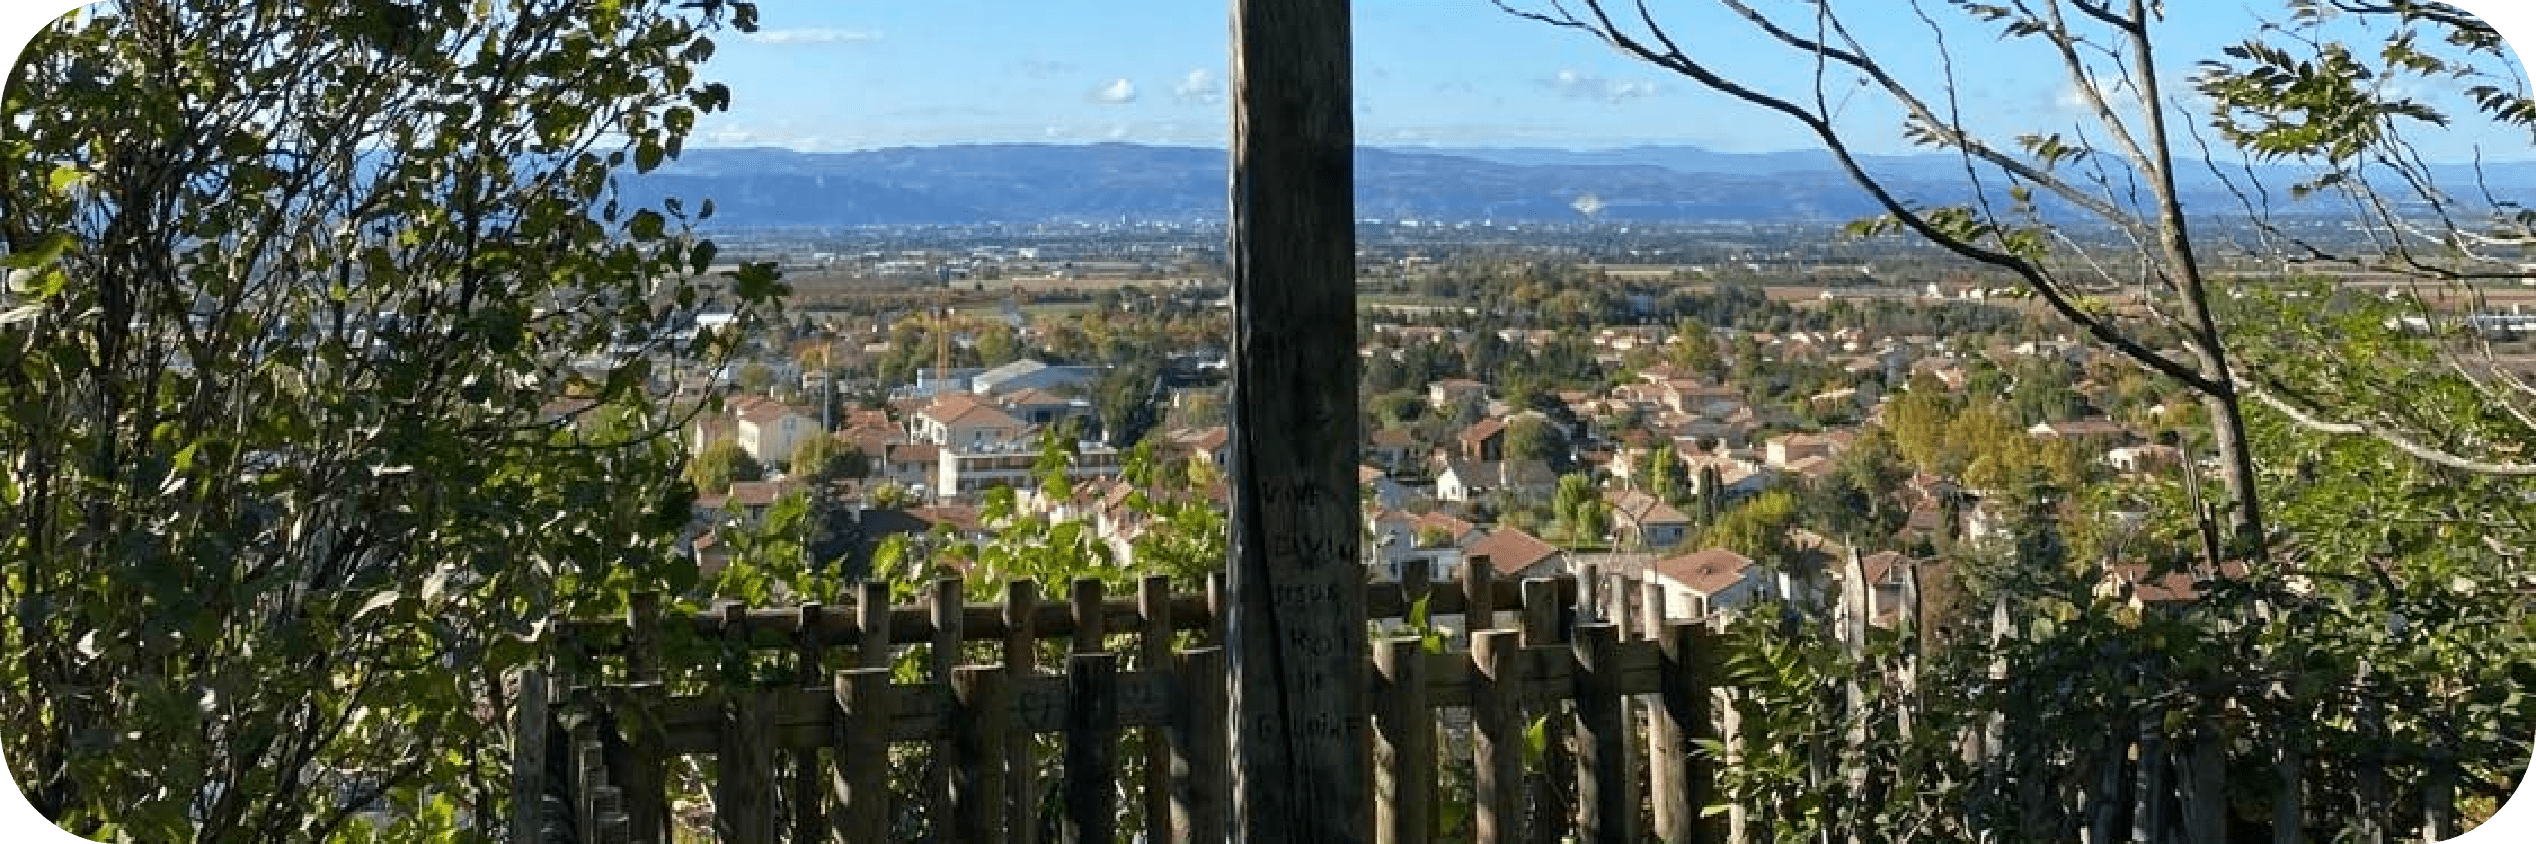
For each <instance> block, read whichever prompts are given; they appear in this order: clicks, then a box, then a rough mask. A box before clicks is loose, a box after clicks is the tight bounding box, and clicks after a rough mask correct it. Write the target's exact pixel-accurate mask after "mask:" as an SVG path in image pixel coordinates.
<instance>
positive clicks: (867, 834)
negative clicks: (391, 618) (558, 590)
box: [512, 558, 1726, 844]
mask: <svg viewBox="0 0 2536 844" xmlns="http://www.w3.org/2000/svg"><path fill="white" fill-rule="evenodd" d="M1408 575H1409V576H1408V578H1407V579H1406V580H1405V581H1404V582H1400V583H1379V584H1368V585H1367V586H1366V590H1367V591H1366V596H1365V597H1366V606H1367V615H1368V616H1369V618H1370V619H1372V620H1375V621H1377V622H1378V623H1379V622H1382V621H1385V620H1388V621H1391V622H1395V623H1399V622H1405V620H1407V619H1410V618H1411V617H1413V615H1414V614H1415V613H1416V612H1418V611H1419V610H1418V608H1423V611H1424V612H1426V613H1430V614H1432V615H1433V616H1436V617H1450V616H1460V617H1462V618H1464V619H1465V623H1464V625H1463V626H1464V627H1466V628H1467V630H1468V632H1467V633H1466V634H1463V635H1457V636H1456V637H1454V640H1453V641H1452V643H1451V644H1450V645H1449V646H1447V647H1445V648H1442V649H1440V650H1439V649H1435V648H1432V647H1431V646H1430V644H1429V642H1428V641H1426V640H1425V639H1424V638H1423V637H1420V636H1417V635H1407V636H1399V637H1378V638H1376V639H1375V640H1374V641H1373V643H1372V648H1371V658H1370V659H1369V661H1368V662H1369V664H1368V665H1367V670H1368V671H1369V672H1371V677H1372V678H1373V683H1372V686H1371V689H1372V694H1370V695H1369V702H1370V704H1371V706H1372V711H1370V712H1367V713H1364V716H1365V717H1366V719H1367V721H1368V723H1370V724H1371V726H1372V727H1373V730H1372V732H1373V735H1374V738H1375V747H1374V751H1375V752H1374V759H1375V771H1374V774H1375V779H1374V783H1375V788H1376V792H1377V793H1376V795H1375V798H1376V805H1377V817H1376V825H1377V830H1376V833H1377V840H1380V841H1383V842H1392V843H1394V844H1408V843H1409V842H1424V841H1430V840H1436V839H1437V837H1438V833H1439V823H1440V822H1439V818H1438V808H1439V806H1440V805H1443V804H1444V803H1445V802H1446V801H1447V800H1448V799H1450V800H1468V801H1469V802H1468V805H1469V806H1470V807H1471V816H1470V818H1469V822H1468V828H1469V830H1470V840H1473V841H1476V842H1510V843H1511V842H1535V841H1557V840H1560V838H1561V837H1563V836H1565V835H1568V834H1570V833H1573V834H1575V836H1576V840H1578V841H1591V842H1636V841H1641V840H1645V839H1646V838H1647V837H1649V836H1650V835H1652V836H1653V837H1654V838H1656V839H1659V840H1663V841H1724V840H1725V836H1726V829H1725V826H1724V821H1725V819H1724V818H1722V817H1712V818H1702V817H1701V813H1700V808H1701V807H1702V806H1703V805H1705V804H1707V803H1708V802H1710V796H1711V794H1712V793H1713V791H1712V789H1713V788H1714V772H1713V771H1712V770H1710V769H1709V766H1708V765H1707V764H1706V763H1705V761H1704V760H1702V759H1701V758H1699V757H1698V756H1697V755H1696V754H1694V753H1693V752H1692V750H1691V748H1692V742H1693V741H1694V740H1698V739H1706V738H1714V737H1715V736H1716V735H1717V731H1716V727H1715V721H1714V719H1713V717H1712V714H1713V708H1714V707H1713V706H1712V703H1711V700H1712V695H1711V687H1712V677H1713V676H1714V675H1713V668H1711V667H1710V666H1708V665H1707V664H1706V661H1707V660H1706V654H1707V653H1708V651H1709V647H1710V640H1709V636H1710V635H1711V633H1710V631H1709V629H1708V628H1707V627H1706V626H1704V625H1702V624H1700V623H1697V622H1692V621H1684V620H1668V619H1664V618H1662V617H1661V613H1660V612H1651V611H1649V609H1648V608H1649V607H1661V606H1663V604H1662V603H1661V595H1660V594H1658V593H1657V592H1656V587H1655V586H1654V585H1652V584H1641V583H1638V582H1637V581H1636V580H1635V579H1629V578H1620V577H1615V576H1599V575H1593V574H1591V573H1589V576H1588V577H1587V578H1585V579H1584V580H1582V581H1581V585H1580V580H1579V579H1578V578H1576V577H1572V576H1561V577H1558V578H1549V579H1535V580H1526V581H1522V582H1513V581H1504V580H1496V579H1492V578H1491V577H1490V569H1489V567H1488V565H1487V563H1486V561H1485V559H1484V558H1482V559H1477V560H1474V561H1473V564H1472V565H1469V566H1466V567H1465V577H1464V579H1463V580H1462V581H1461V582H1458V583H1436V584H1430V583H1428V582H1426V578H1425V577H1424V573H1423V572H1422V571H1411V572H1409V573H1408ZM1465 596H1478V597H1479V598H1480V600H1477V601H1472V600H1467V599H1466V597H1465ZM845 597H847V598H848V599H849V600H848V601H845V602H843V603H844V606H842V607H832V606H827V605H822V604H804V605H801V606H798V607H788V608H783V609H767V608H747V607H741V606H737V605H727V606H724V607H721V608H720V610H719V611H718V612H713V613H706V614H699V615H694V616H671V617H663V616H662V615H661V614H660V612H659V600H658V598H657V597H656V596H649V595H642V596H637V597H636V599H635V600H634V601H633V603H632V608H631V609H630V611H629V612H628V614H627V616H628V617H627V618H625V619H621V620H607V621H576V622H569V623H566V624H565V625H564V627H563V635H564V640H563V641H564V645H563V647H562V648H561V651H562V653H563V654H564V656H563V657H562V658H559V659H558V660H557V661H556V662H555V663H554V664H552V666H551V667H550V669H549V670H548V672H549V673H547V674H546V675H545V676H538V675H537V673H536V672H532V673H531V675H530V676H527V677H525V678H524V682H523V683H522V684H521V690H520V694H519V695H518V699H519V704H518V706H517V707H516V709H517V711H516V713H515V716H516V717H517V719H518V721H517V724H516V726H517V728H518V730H519V735H520V737H521V739H520V745H519V747H518V748H517V758H516V759H515V763H514V765H515V767H514V771H513V777H514V779H513V787H514V789H515V793H518V794H523V795H536V794H566V795H570V797H571V799H570V800H569V804H570V805H569V806H566V807H560V808H557V807H556V806H555V801H542V802H541V801H538V800H521V801H518V809H517V811H516V812H515V814H514V816H513V818H512V833H513V836H514V838H515V840H521V841H532V840H578V841H597V842H646V844H650V843H651V842H669V841H671V835H672V829H673V826H674V823H673V819H672V817H671V812H672V807H671V805H670V801H669V793H670V785H671V782H672V780H671V777H672V771H673V764H677V763H678V762H679V757H682V756H690V755H703V756H711V757H713V759H714V761H715V762H716V763H717V764H716V765H715V767H716V768H717V769H718V774H717V775H716V776H715V781H714V782H713V783H712V784H711V789H710V790H711V796H712V802H713V810H712V814H713V818H714V820H713V832H714V834H715V835H716V836H718V837H719V838H720V839H721V840H724V841H731V842H739V844H762V843H763V842H774V841H779V840H781V841H793V842H807V841H849V842H862V841H887V840H890V839H892V838H904V837H908V836H909V834H910V830H908V829H905V828H903V823H902V821H903V818H905V817H907V815H908V813H907V812H905V811H903V810H920V811H921V817H922V818H924V819H925V821H924V822H923V823H922V824H921V825H920V828H921V834H922V835H924V836H926V837H927V838H928V839H929V840H932V841H944V842H948V841H958V842H999V843H1000V842H1018V844H1030V842H1034V841H1036V840H1037V839H1038V835H1039V833H1040V829H1039V823H1038V819H1039V817H1040V812H1039V811H1038V807H1039V806H1040V805H1041V804H1042V794H1043V791H1042V789H1043V784H1042V783H1041V782H1040V781H1039V780H1040V774H1041V762H1042V759H1041V758H1040V757H1041V747H1040V739H1039V737H1040V736H1042V735H1049V734H1053V735H1054V736H1055V738H1056V744H1057V746H1058V748H1059V749H1058V752H1057V753H1055V754H1054V757H1055V759H1056V761H1057V762H1058V765H1057V766H1056V768H1055V770H1056V771H1057V772H1058V774H1057V776H1058V780H1059V781H1058V782H1057V783H1056V786H1057V787H1056V789H1055V794H1056V795H1057V800H1056V801H1055V802H1056V803H1057V804H1059V805H1058V808H1057V809H1056V811H1055V812H1054V814H1055V815H1056V819H1057V823H1058V830H1057V831H1058V833H1059V835H1060V837H1061V838H1062V840H1064V841H1067V842H1097V841H1116V840H1121V829H1120V826H1121V825H1120V823H1119V822H1120V820H1121V819H1122V818H1123V817H1126V816H1127V813H1130V812H1133V813H1136V814H1137V815H1139V816H1141V822H1142V823H1141V827H1142V829H1143V830H1145V838H1144V840H1149V841H1173V842H1197V841H1205V842H1215V841H1223V840H1225V839H1226V837H1227V825H1228V822H1229V814H1230V808H1231V807H1230V804H1231V794H1232V788H1231V777H1232V776H1233V772H1232V770H1231V765H1230V763H1229V758H1230V753H1229V751H1230V747H1229V741H1230V736H1231V730H1230V729H1229V728H1228V725H1227V723H1226V719H1227V709H1228V698H1229V691H1228V690H1229V688H1230V685H1229V677H1228V675H1227V673H1226V666H1225V657H1224V651H1223V649H1222V647H1221V643H1222V642H1223V641H1224V637H1223V631H1222V629H1221V625H1222V624H1223V622H1224V608H1225V606H1226V604H1225V598H1226V596H1225V594H1224V591H1223V588H1222V584H1221V581H1220V580H1218V581H1214V582H1211V583H1210V584H1209V586H1208V589H1207V590H1206V591H1205V593H1203V594H1173V593H1171V592H1170V590H1169V588H1168V584H1167V582H1166V581H1164V580H1163V579H1161V578H1151V579H1147V580H1145V581H1143V582H1142V583H1141V584H1139V588H1138V589H1137V592H1136V594H1135V595H1134V596H1133V598H1129V599H1120V598H1112V597H1109V596H1107V595H1105V594H1104V591H1103V587H1102V584H1101V583H1100V582H1099V581H1095V580H1080V581H1076V582H1074V583H1072V584H1070V592H1069V594H1068V595H1067V600H1066V601H1065V602H1063V603H1055V602H1049V601H1043V600H1042V599H1041V597H1040V592H1039V588H1038V585H1037V584H1035V583H1033V582H1030V581H1021V582H1015V583H1011V584H1009V585H1008V586H1007V588H1006V590H1005V593H1004V594H1003V595H1002V596H1001V597H1002V600H1001V601H1000V602H997V603H969V602H968V601H967V600H966V599H965V596H964V595H963V590H962V584H961V582H960V581H958V580H956V579H946V580H942V581H940V582H937V583H935V584H933V585H932V588H931V593H930V595H929V600H928V601H927V602H925V603H922V604H918V605H909V606H891V605H890V602H889V595H888V591H887V587H886V585H884V584H864V585H862V586H861V587H860V588H859V589H858V590H857V591H856V592H855V593H854V594H852V595H849V596H845ZM1650 599H1654V600H1650ZM1507 621H1511V622H1512V623H1511V625H1510V626H1506V625H1504V624H1503V623H1504V622H1507ZM1395 626H1396V624H1395ZM678 628H684V629H686V630H691V631H693V632H695V633H697V634H701V635H702V636H704V637H707V638H709V639H718V640H720V641H722V642H724V643H726V647H725V648H724V650H723V654H724V655H725V656H726V657H727V656H730V655H737V654H747V655H754V658H755V659H756V660H757V662H758V664H759V666H760V667H763V665H762V664H763V663H764V662H766V661H768V660H769V659H770V658H774V659H780V660H782V661H785V662H788V663H789V667H790V669H791V670H790V672H789V677H788V678H786V679H783V680H781V681H777V682H766V681H760V680H751V681H748V682H730V683H721V684H714V685H712V686H711V687H709V688H703V689H695V688H689V689H687V690H686V691H685V692H684V693H673V692H672V691H671V690H670V689H669V688H668V687H667V686H666V685H665V684H664V683H663V682H662V679H661V678H662V670H663V668H664V666H663V664H662V650H661V648H660V646H659V640H660V635H659V634H660V633H661V632H662V631H666V630H672V629H678ZM1057 640H1062V641H1064V642H1065V643H1066V650H1067V653H1066V654H1065V655H1064V658H1063V660H1062V662H1061V664H1058V665H1053V666H1048V668H1052V669H1055V670H1054V671H1049V670H1042V667H1041V666H1040V665H1039V664H1038V662H1039V645H1040V644H1041V643H1042V642H1049V641H1057ZM1182 641H1185V642H1187V643H1191V646H1187V647H1178V646H1175V643H1176V642H1182ZM1119 642H1127V643H1128V647H1125V648H1122V649H1120V650H1112V648H1111V646H1112V645H1113V644H1114V643H1119ZM968 643H988V644H979V645H974V646H970V647H964V645H966V644H968ZM914 645H924V646H927V650H926V652H925V654H924V656H925V660H926V663H925V666H924V679H923V682H921V683H901V682H896V681H895V679H894V672H893V670H892V667H891V666H892V664H893V663H894V662H895V661H896V659H897V657H898V656H899V655H900V654H901V653H902V652H903V651H904V649H905V648H906V647H908V646H914ZM997 648H1000V662H996V663H993V664H972V663H970V662H969V661H968V660H967V659H966V657H967V656H969V655H972V654H980V653H985V652H988V651H991V650H995V649H997ZM770 652H771V653H770ZM771 654H781V655H782V656H781V657H772V656H771ZM1122 663H1132V665H1129V666H1128V667H1126V668H1122ZM1129 730H1134V731H1138V735H1137V740H1138V743H1139V744H1140V745H1141V747H1142V748H1143V749H1144V756H1143V758H1145V759H1146V760H1148V762H1149V763H1148V764H1145V765H1143V766H1142V771H1141V782H1138V783H1133V784H1132V785H1133V786H1134V787H1132V788H1130V787H1124V786H1130V785H1131V784H1130V783H1124V782H1122V781H1121V777H1122V766H1121V765H1120V764H1119V749H1120V739H1121V736H1122V734H1123V732H1124V731H1129ZM1527 732H1529V733H1530V734H1531V735H1530V736H1527ZM1446 735H1451V736H1455V737H1460V736H1463V735H1467V736H1468V739H1469V740H1468V741H1467V742H1461V741H1445V740H1443V739H1442V737H1443V736H1446ZM1571 739H1572V740H1571ZM1465 744H1466V745H1467V747H1468V748H1469V751H1470V756H1469V757H1468V764H1469V770H1470V772H1471V776H1470V779H1471V783H1470V788H1471V790H1470V791H1469V792H1468V793H1467V796H1465V795H1464V794H1462V793H1455V794H1452V795H1446V794H1444V793H1443V790H1444V786H1443V784H1441V783H1440V782H1439V776H1438V771H1439V770H1440V769H1441V768H1442V767H1444V764H1445V763H1446V762H1447V761H1448V760H1446V759H1445V758H1444V756H1443V753H1444V749H1445V748H1449V747H1456V746H1462V745H1465ZM893 747H899V748H900V749H902V750H911V749H915V748H922V749H923V750H922V751H921V752H920V753H921V758H924V759H926V760H929V762H930V764H924V765H919V766H915V768H913V770H919V771H921V772H922V774H921V781H919V782H915V783H912V784H902V789H903V790H902V792H900V793H893V791H892V785H891V782H890V776H891V772H892V765H891V763H890V759H891V753H890V751H891V750H892V748H893ZM550 749H551V751H550ZM823 751H824V754H823ZM549 752H560V753H562V754H563V758H562V759H560V760H549V759H548V758H547V754H548V753H549ZM1528 755H1529V756H1531V757H1533V758H1530V759H1527V756H1528ZM550 761H553V762H556V763H557V764H553V765H549V762H550ZM1450 761H1454V762H1455V764H1457V765H1458V764H1459V762H1458V760H1450ZM1528 763H1529V764H1528ZM550 772H554V773H550ZM557 777H560V779H561V781H560V782H557V781H555V779H556V778H557ZM1122 793H1126V794H1130V795H1132V796H1135V797H1137V798H1140V799H1139V800H1138V803H1139V805H1134V806H1124V807H1122V806H1120V805H1118V803H1119V802H1120V795H1121V794H1122ZM901 799H906V800H912V801H916V802H917V803H918V804H919V805H915V806H898V805H893V804H894V803H895V802H897V801H899V800H901ZM559 815H561V816H563V817H558V816H559ZM1649 819H1651V822H1652V828H1648V826H1647V823H1648V820H1649Z"/></svg>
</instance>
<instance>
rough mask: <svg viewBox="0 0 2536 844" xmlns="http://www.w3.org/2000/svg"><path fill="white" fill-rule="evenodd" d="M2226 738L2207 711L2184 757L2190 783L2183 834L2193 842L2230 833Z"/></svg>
mask: <svg viewBox="0 0 2536 844" xmlns="http://www.w3.org/2000/svg"><path fill="white" fill-rule="evenodd" d="M2226 741H2227V738H2226V737H2225V736H2223V735H2221V734H2220V732H2219V721H2218V718H2217V717H2216V716H2214V715H2208V714H2204V715H2203V716H2202V717H2201V719H2200V724H2199V725H2198V726H2197V727H2196V728H2195V729H2194V730H2193V739H2192V755H2191V756H2190V757H2187V759H2186V761H2185V763H2184V764H2185V769H2186V770H2185V774H2186V776H2185V779H2184V781H2185V782H2186V783H2187V784H2188V785H2187V786H2186V788H2187V789H2188V790H2187V791H2186V792H2185V800H2184V818H2183V820H2184V825H2185V829H2184V837H2185V838H2186V839H2187V840H2190V841H2192V842H2193V844H2212V842H2219V841H2225V840H2227V835H2228V779H2227V776H2228V773H2227V772H2228V751H2227V746H2226V744H2225V743H2226Z"/></svg>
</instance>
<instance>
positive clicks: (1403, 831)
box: [1374, 636, 1436, 844]
mask: <svg viewBox="0 0 2536 844" xmlns="http://www.w3.org/2000/svg"><path fill="white" fill-rule="evenodd" d="M1374 664H1375V666H1376V668H1377V669H1378V670H1379V671H1380V675H1379V676H1380V678H1381V682H1380V683H1379V684H1378V685H1376V686H1375V694H1374V701H1375V703H1374V798H1375V800H1374V813H1375V823H1374V835H1375V840H1376V841H1378V842H1381V844H1425V842H1426V841H1428V840H1429V839H1430V838H1432V837H1433V836H1434V834H1435V790H1436V782H1435V779H1436V777H1435V768H1436V755H1435V712H1434V711H1433V710H1432V709H1430V708H1429V707H1428V704H1427V694H1426V686H1427V676H1426V670H1425V668H1426V643H1425V641H1423V640H1421V639H1419V638H1418V637H1416V636H1409V637H1403V638H1397V639H1385V640H1383V641H1381V642H1378V643H1376V645H1375V647H1374Z"/></svg>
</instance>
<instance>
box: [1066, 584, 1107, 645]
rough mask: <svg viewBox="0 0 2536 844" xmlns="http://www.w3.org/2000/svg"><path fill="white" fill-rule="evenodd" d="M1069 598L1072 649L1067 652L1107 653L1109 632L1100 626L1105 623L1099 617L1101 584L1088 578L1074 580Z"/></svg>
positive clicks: (1103, 619)
mask: <svg viewBox="0 0 2536 844" xmlns="http://www.w3.org/2000/svg"><path fill="white" fill-rule="evenodd" d="M1071 597H1072V600H1071V602H1070V604H1071V607H1070V609H1071V611H1072V613H1073V617H1074V647H1073V648H1072V649H1070V650H1068V651H1067V652H1068V653H1078V654H1090V653H1102V652H1105V651H1107V650H1108V642H1107V641H1106V639H1107V637H1108V636H1109V631H1108V630H1106V629H1103V628H1102V626H1101V625H1102V623H1103V622H1105V621H1107V619H1105V618H1103V617H1102V616H1101V582H1100V581H1099V580H1097V579H1094V578H1089V577H1078V578H1075V579H1074V593H1073V595H1072V596H1071Z"/></svg>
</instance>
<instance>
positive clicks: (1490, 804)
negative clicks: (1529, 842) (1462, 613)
mask: <svg viewBox="0 0 2536 844" xmlns="http://www.w3.org/2000/svg"><path fill="white" fill-rule="evenodd" d="M1521 635H1522V634H1520V633H1517V632H1515V631H1510V630H1491V631H1486V632H1480V633H1473V634H1472V638H1471V667H1472V669H1473V670H1472V672H1471V681H1472V682H1471V725H1472V727H1473V728H1474V730H1473V733H1474V739H1473V741H1472V743H1471V747H1472V756H1473V757H1474V758H1473V759H1472V766H1471V767H1472V769H1473V776H1472V777H1471V786H1472V791H1473V795H1472V799H1471V806H1472V813H1473V814H1472V817H1473V819H1474V823H1473V826H1472V828H1473V830H1474V831H1475V833H1474V837H1473V838H1472V841H1473V842H1474V843H1475V844H1515V842H1519V841H1523V840H1525V839H1524V835H1523V827H1524V824H1523V821H1524V805H1523V777H1524V775H1523V707H1522V702H1523V695H1522V691H1521V689H1522V685H1521V680H1522V678H1521V677H1518V676H1516V670H1515V666H1516V665H1518V664H1519V661H1518V660H1517V659H1516V658H1515V657H1516V654H1515V650H1516V645H1518V644H1520V641H1519V640H1518V639H1517V638H1516V637H1518V636H1521Z"/></svg>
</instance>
